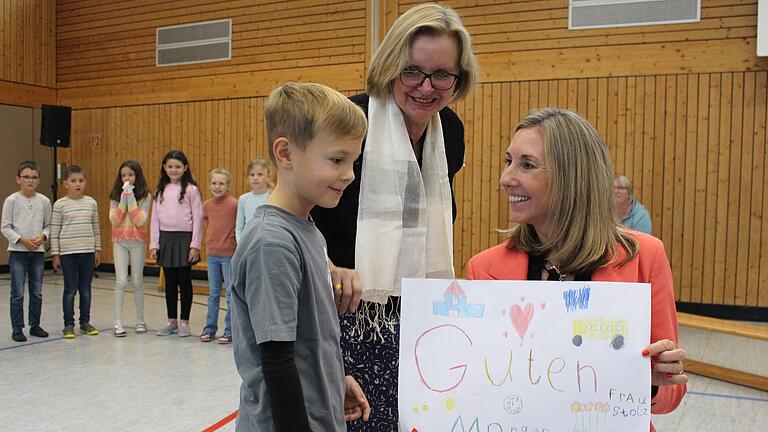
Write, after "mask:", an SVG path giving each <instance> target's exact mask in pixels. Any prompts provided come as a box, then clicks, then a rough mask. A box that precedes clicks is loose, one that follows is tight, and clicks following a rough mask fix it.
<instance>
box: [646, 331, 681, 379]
mask: <svg viewBox="0 0 768 432" xmlns="http://www.w3.org/2000/svg"><path fill="white" fill-rule="evenodd" d="M643 356H644V357H648V356H651V385H655V386H664V385H672V384H685V383H687V382H688V376H687V375H686V374H685V372H684V371H683V361H684V360H685V350H684V349H682V348H678V347H677V345H676V344H675V343H674V342H673V341H671V340H669V339H662V340H660V341H657V342H654V343H652V344H650V345H648V346H647V347H646V348H645V350H643Z"/></svg>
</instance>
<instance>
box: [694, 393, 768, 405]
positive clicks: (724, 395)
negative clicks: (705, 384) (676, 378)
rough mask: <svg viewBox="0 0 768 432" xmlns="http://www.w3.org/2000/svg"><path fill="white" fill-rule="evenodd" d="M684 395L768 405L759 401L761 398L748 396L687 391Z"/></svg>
mask: <svg viewBox="0 0 768 432" xmlns="http://www.w3.org/2000/svg"><path fill="white" fill-rule="evenodd" d="M686 394H688V395H693V396H709V397H721V398H726V399H737V400H748V401H754V402H766V403H768V399H761V398H756V397H749V396H734V395H727V394H720V393H704V392H695V391H689V392H687V393H686Z"/></svg>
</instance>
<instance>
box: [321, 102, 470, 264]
mask: <svg viewBox="0 0 768 432" xmlns="http://www.w3.org/2000/svg"><path fill="white" fill-rule="evenodd" d="M349 99H350V100H351V101H352V102H354V103H355V104H357V105H358V106H359V107H360V108H362V109H363V111H364V112H365V115H366V116H368V95H367V94H365V93H362V94H358V95H355V96H352V97H350V98H349ZM440 121H441V123H442V125H443V137H444V139H445V157H446V160H447V162H448V180H449V182H450V184H451V201H452V205H453V219H454V221H455V220H456V200H455V198H454V195H453V176H454V175H456V173H457V172H459V170H460V169H461V167H462V166H463V165H464V125H463V124H462V123H461V120H460V119H459V116H457V115H456V113H455V112H453V110H452V109H450V108H448V107H445V108H443V109H442V110H440ZM363 149H365V141H363ZM417 159H419V158H417ZM362 165H363V152H362V151H361V152H360V157H358V158H357V160H356V161H355V163H354V172H355V180H354V181H353V182H352V183H351V184H350V185H349V186H347V189H346V190H345V191H344V194H343V195H342V196H341V199H340V200H339V205H337V206H336V207H335V208H332V209H326V208H322V207H315V208H313V209H312V211H311V212H310V214H311V215H312V219H313V220H314V221H315V225H316V226H317V228H318V229H319V230H320V232H321V233H323V236H324V237H325V241H326V243H327V244H328V257H329V258H330V259H331V261H333V263H334V264H335V265H337V266H339V267H346V268H355V239H356V237H357V209H358V205H359V202H360V178H361V172H362ZM373 246H375V245H373Z"/></svg>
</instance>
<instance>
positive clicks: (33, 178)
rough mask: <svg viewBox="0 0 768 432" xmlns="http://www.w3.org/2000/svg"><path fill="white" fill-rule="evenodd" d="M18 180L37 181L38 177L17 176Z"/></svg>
mask: <svg viewBox="0 0 768 432" xmlns="http://www.w3.org/2000/svg"><path fill="white" fill-rule="evenodd" d="M19 178H20V179H22V180H27V181H37V180H39V179H40V177H37V176H28V175H23V176H19Z"/></svg>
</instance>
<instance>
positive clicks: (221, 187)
mask: <svg viewBox="0 0 768 432" xmlns="http://www.w3.org/2000/svg"><path fill="white" fill-rule="evenodd" d="M208 187H209V188H210V190H211V194H212V195H213V196H214V197H215V198H219V197H221V196H224V195H225V194H226V193H227V191H229V183H228V182H227V177H226V176H225V175H223V174H213V175H211V182H210V183H208Z"/></svg>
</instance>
